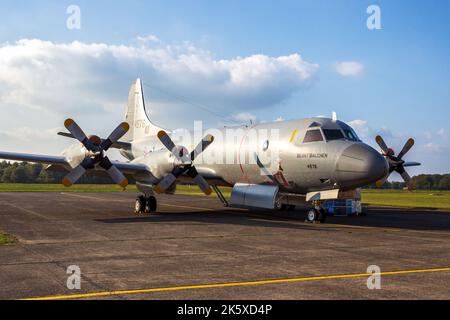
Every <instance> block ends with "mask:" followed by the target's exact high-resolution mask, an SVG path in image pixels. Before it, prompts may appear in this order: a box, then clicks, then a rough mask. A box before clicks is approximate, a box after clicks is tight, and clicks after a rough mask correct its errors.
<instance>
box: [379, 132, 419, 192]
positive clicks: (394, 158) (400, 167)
mask: <svg viewBox="0 0 450 320" xmlns="http://www.w3.org/2000/svg"><path fill="white" fill-rule="evenodd" d="M375 140H376V142H377V144H378V145H379V146H380V148H381V150H382V151H383V155H384V156H385V157H386V159H387V161H388V163H389V175H390V174H391V173H392V172H394V171H395V172H397V173H398V174H400V175H401V176H402V178H403V180H404V181H405V183H406V186H407V187H408V190H413V189H414V183H413V181H412V180H411V177H410V176H409V174H408V172H406V170H405V167H412V166H420V163H418V162H405V161H404V160H403V157H404V156H405V155H406V154H407V153H408V152H409V150H411V148H412V147H413V146H414V143H415V142H414V139H412V138H410V139H408V141H406V143H405V145H404V146H403V149H402V151H400V153H399V154H398V155H395V152H394V150H393V149H392V148H389V147H388V146H387V145H386V143H385V142H384V140H383V138H382V137H381V136H377V137H376V138H375ZM389 175H388V176H386V177H385V178H384V179H382V180H379V181H377V183H376V185H377V187H379V188H380V187H381V186H382V185H383V184H384V183H385V182H386V180H387V179H388V177H389Z"/></svg>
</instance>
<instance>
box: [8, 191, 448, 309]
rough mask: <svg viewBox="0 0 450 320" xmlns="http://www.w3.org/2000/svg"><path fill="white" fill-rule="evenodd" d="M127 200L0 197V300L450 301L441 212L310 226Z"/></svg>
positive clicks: (201, 203)
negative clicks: (141, 211)
mask: <svg viewBox="0 0 450 320" xmlns="http://www.w3.org/2000/svg"><path fill="white" fill-rule="evenodd" d="M135 197H136V195H135V194H132V193H0V230H2V231H3V232H6V233H8V234H10V235H13V236H14V237H16V238H17V240H18V241H17V244H15V245H8V246H0V299H8V300H9V299H28V298H38V299H108V300H110V299H151V300H158V299H170V300H172V299H188V300H193V299H194V300H197V299H237V300H247V299H257V300H259V299H264V300H267V299H268V300H272V299H308V300H309V299H350V300H357V299H450V241H449V240H450V213H449V212H439V211H432V210H423V209H392V208H368V209H366V212H367V216H366V217H330V218H329V219H328V220H327V223H326V224H310V223H306V222H305V221H304V220H305V216H306V211H305V210H301V209H299V210H297V211H295V212H276V211H267V210H254V211H251V210H241V209H233V208H224V207H223V206H222V204H221V203H220V202H219V200H218V199H217V198H215V197H200V196H182V195H177V196H169V195H163V196H161V197H159V198H158V201H159V202H158V203H159V212H158V213H154V214H151V215H136V214H134V213H133V208H134V200H135ZM373 265H375V266H378V267H379V271H380V272H381V274H380V278H379V279H380V283H379V284H380V286H378V288H379V289H369V288H368V285H367V284H368V282H370V283H372V284H374V283H375V284H376V283H377V282H376V281H375V282H374V280H373V279H374V278H373V277H372V278H370V279H369V276H371V275H372V274H371V273H370V271H368V267H369V266H373ZM69 266H78V267H79V269H80V272H81V289H80V290H77V289H75V290H70V289H68V286H67V281H68V277H69V276H71V274H68V273H67V269H68V267H69ZM374 270H376V269H374ZM377 272H378V271H377ZM372 276H373V275H372ZM71 279H73V278H71ZM376 279H378V278H376Z"/></svg>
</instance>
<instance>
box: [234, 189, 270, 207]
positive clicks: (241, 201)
mask: <svg viewBox="0 0 450 320" xmlns="http://www.w3.org/2000/svg"><path fill="white" fill-rule="evenodd" d="M278 192H279V188H278V186H273V185H259V184H245V183H237V184H235V185H234V187H233V191H232V192H231V199H230V204H231V206H235V207H253V208H264V209H274V208H275V203H276V200H277V195H278Z"/></svg>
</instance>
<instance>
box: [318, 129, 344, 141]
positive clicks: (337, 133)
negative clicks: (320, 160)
mask: <svg viewBox="0 0 450 320" xmlns="http://www.w3.org/2000/svg"><path fill="white" fill-rule="evenodd" d="M323 134H324V135H325V138H326V139H327V140H328V141H331V140H339V139H345V137H344V134H343V133H342V131H341V130H339V129H323Z"/></svg>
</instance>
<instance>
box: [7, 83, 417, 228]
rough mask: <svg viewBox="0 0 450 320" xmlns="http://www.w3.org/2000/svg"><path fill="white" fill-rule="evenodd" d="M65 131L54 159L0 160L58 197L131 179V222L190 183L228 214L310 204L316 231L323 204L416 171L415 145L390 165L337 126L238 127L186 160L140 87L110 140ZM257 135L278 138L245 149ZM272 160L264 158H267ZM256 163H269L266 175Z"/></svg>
mask: <svg viewBox="0 0 450 320" xmlns="http://www.w3.org/2000/svg"><path fill="white" fill-rule="evenodd" d="M64 125H65V127H66V128H67V130H68V131H69V132H60V133H59V135H62V136H65V137H68V138H73V139H76V140H78V141H77V142H76V143H75V144H73V145H72V146H71V147H69V148H68V149H67V150H65V151H64V152H63V153H62V155H60V156H47V155H33V154H22V153H11V152H1V151H0V159H5V160H13V161H27V162H33V163H43V164H46V165H48V166H47V167H46V169H47V170H56V171H64V172H67V175H66V176H65V178H64V179H63V181H62V183H63V184H64V186H66V187H70V186H72V185H73V184H74V183H76V182H77V180H79V179H80V178H81V177H82V176H83V175H84V174H85V173H86V172H88V173H89V174H93V175H104V174H105V171H106V173H107V174H108V175H109V176H110V177H111V178H112V180H113V181H114V182H115V183H117V184H118V185H120V186H121V187H123V188H126V187H127V185H128V179H133V180H135V181H136V185H137V188H138V190H139V192H141V193H142V194H141V195H139V196H138V197H137V199H136V203H135V212H136V213H151V212H155V211H157V199H156V197H155V195H156V194H161V193H166V194H174V192H175V190H176V186H177V184H180V183H190V184H192V183H195V184H197V185H198V186H199V188H200V189H201V190H202V191H203V192H204V193H205V194H206V195H210V194H211V193H212V190H214V191H215V192H216V193H217V195H218V197H219V199H220V200H221V201H222V202H223V203H224V204H225V205H230V206H236V207H244V208H266V209H279V210H292V209H294V208H295V206H296V205H299V204H301V203H303V204H304V203H305V202H311V203H312V204H313V206H314V209H311V210H310V211H309V212H308V215H307V220H308V221H310V222H314V221H321V222H324V221H325V218H326V211H325V210H324V209H323V203H324V201H326V200H331V199H353V198H355V197H357V194H358V189H359V188H361V187H364V186H367V185H370V184H373V183H378V184H383V183H384V181H385V180H386V179H387V178H388V176H389V175H390V174H391V173H392V172H393V171H396V172H398V173H399V174H400V175H401V176H402V177H403V179H404V180H405V182H406V185H407V186H408V188H410V189H412V188H413V185H412V183H411V179H410V177H409V175H408V173H407V172H406V171H405V168H406V167H408V166H417V165H420V163H416V162H405V161H404V160H403V157H404V156H405V154H406V153H407V152H408V151H409V150H410V149H411V147H412V146H413V145H414V140H413V139H409V140H408V141H407V142H406V144H405V146H404V147H403V149H402V151H401V152H400V153H399V154H397V155H396V154H395V152H394V151H393V150H392V149H391V148H389V147H388V146H387V145H386V143H385V142H384V141H383V139H382V138H381V137H380V136H377V137H376V141H377V143H378V145H379V146H380V148H381V150H382V153H380V152H378V151H377V150H375V149H373V148H372V147H370V146H369V145H367V144H364V143H363V142H362V141H361V140H360V139H359V138H358V136H357V134H356V133H355V131H354V130H353V129H352V128H351V127H350V126H349V125H347V124H346V123H344V122H342V121H338V120H337V119H336V118H335V117H333V119H328V118H320V117H317V118H308V119H301V120H293V121H281V122H273V123H262V124H258V125H252V126H241V127H236V128H234V129H239V130H240V131H241V132H243V135H242V136H241V137H240V138H236V139H227V140H224V139H222V141H221V140H220V139H217V135H223V136H226V134H227V131H228V130H230V129H233V128H222V129H215V132H216V135H213V134H208V135H205V136H204V138H203V139H201V138H200V139H199V140H200V141H199V143H198V145H197V146H196V147H195V148H193V146H194V145H191V150H192V152H189V151H188V149H187V148H186V147H185V146H182V145H177V144H176V143H175V142H174V141H173V134H170V133H168V132H167V131H165V130H164V129H162V128H160V127H158V126H156V125H155V124H153V123H152V122H151V121H150V120H149V118H148V115H147V113H146V108H145V102H144V94H143V89H142V83H141V81H140V79H138V80H137V81H136V82H135V83H133V85H132V86H131V89H130V92H129V97H128V106H127V111H126V117H125V121H124V122H123V123H121V124H120V125H119V126H118V127H117V128H116V129H115V130H114V131H113V132H112V133H111V135H110V136H109V137H107V138H104V139H102V138H100V137H98V136H95V135H91V136H87V135H86V134H85V133H84V132H83V130H82V129H81V128H80V127H79V126H78V125H77V123H76V122H75V121H74V120H72V119H67V120H66V121H65V123H64ZM255 130H256V131H265V132H274V131H276V132H277V134H276V137H275V138H274V137H273V136H271V137H268V135H259V136H257V137H256V138H255V139H253V140H252V141H251V142H250V143H249V141H250V134H249V133H250V131H255ZM110 148H116V149H118V150H119V151H120V153H121V154H122V155H123V156H124V157H125V158H126V159H127V162H119V161H111V160H109V158H108V157H107V155H106V151H107V150H108V149H110ZM275 149H276V152H274V150H275ZM271 152H272V156H269V157H266V156H265V155H267V154H270V153H271ZM230 154H231V157H230ZM217 155H219V158H220V160H223V161H209V162H208V161H204V159H205V158H208V156H209V157H212V158H215V159H217V157H218V156H217ZM273 155H275V156H273ZM225 158H227V160H225ZM263 158H264V159H267V158H269V159H271V165H270V167H269V165H267V164H265V163H263V161H262V160H261V159H263ZM249 160H253V161H249ZM223 186H226V187H232V188H233V189H232V194H231V199H230V200H227V199H226V198H225V197H224V196H223V194H222V192H221V191H220V189H219V187H223Z"/></svg>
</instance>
